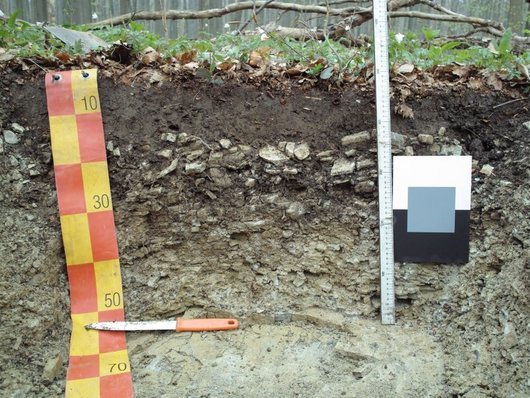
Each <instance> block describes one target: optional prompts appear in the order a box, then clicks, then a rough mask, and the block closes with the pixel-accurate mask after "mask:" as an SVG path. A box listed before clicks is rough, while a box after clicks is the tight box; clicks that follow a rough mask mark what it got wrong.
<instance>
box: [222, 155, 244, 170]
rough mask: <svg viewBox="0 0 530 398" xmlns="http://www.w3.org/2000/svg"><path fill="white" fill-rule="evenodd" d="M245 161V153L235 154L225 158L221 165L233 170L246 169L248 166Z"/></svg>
mask: <svg viewBox="0 0 530 398" xmlns="http://www.w3.org/2000/svg"><path fill="white" fill-rule="evenodd" d="M247 163H248V162H247V160H246V159H245V154H244V153H243V152H234V153H229V154H226V155H225V156H223V161H222V162H221V164H222V165H223V166H225V167H228V168H229V169H232V170H238V169H241V168H242V167H244V166H245V165H246V164H247Z"/></svg>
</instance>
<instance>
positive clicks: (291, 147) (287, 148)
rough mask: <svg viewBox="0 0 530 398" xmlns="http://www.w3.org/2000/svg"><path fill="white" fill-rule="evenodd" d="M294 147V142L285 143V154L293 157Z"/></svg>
mask: <svg viewBox="0 0 530 398" xmlns="http://www.w3.org/2000/svg"><path fill="white" fill-rule="evenodd" d="M295 147H296V144H295V143H294V142H286V143H285V154H286V155H287V156H289V157H290V158H292V157H293V156H294V148H295Z"/></svg>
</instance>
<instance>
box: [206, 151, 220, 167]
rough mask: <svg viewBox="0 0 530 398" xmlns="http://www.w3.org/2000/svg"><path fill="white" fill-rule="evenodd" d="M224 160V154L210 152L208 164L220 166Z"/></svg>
mask: <svg viewBox="0 0 530 398" xmlns="http://www.w3.org/2000/svg"><path fill="white" fill-rule="evenodd" d="M222 159H223V153H222V152H210V157H209V159H208V163H209V164H210V166H218V165H220V164H221V160H222Z"/></svg>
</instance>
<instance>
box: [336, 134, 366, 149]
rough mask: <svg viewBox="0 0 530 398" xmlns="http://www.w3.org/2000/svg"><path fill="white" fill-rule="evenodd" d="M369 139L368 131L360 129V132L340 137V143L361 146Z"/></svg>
mask: <svg viewBox="0 0 530 398" xmlns="http://www.w3.org/2000/svg"><path fill="white" fill-rule="evenodd" d="M370 139H371V136H370V132H369V131H361V132H360V133H356V134H350V135H347V136H344V137H342V139H341V143H342V145H343V146H361V145H364V144H366V143H367V142H370Z"/></svg>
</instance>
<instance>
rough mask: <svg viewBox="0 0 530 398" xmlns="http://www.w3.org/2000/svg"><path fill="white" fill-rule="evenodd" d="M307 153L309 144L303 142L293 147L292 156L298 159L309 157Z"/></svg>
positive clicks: (308, 152)
mask: <svg viewBox="0 0 530 398" xmlns="http://www.w3.org/2000/svg"><path fill="white" fill-rule="evenodd" d="M309 155H310V151H309V145H307V144H306V143H305V142H304V143H302V144H298V145H296V147H295V148H294V157H295V158H297V159H298V160H305V159H307V158H308V157H309Z"/></svg>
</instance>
